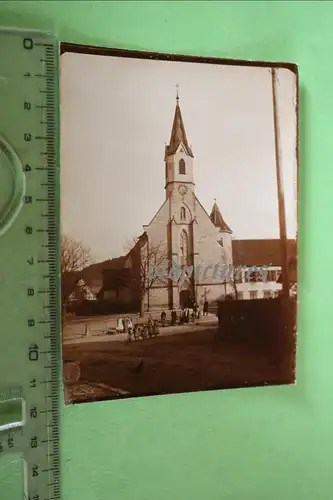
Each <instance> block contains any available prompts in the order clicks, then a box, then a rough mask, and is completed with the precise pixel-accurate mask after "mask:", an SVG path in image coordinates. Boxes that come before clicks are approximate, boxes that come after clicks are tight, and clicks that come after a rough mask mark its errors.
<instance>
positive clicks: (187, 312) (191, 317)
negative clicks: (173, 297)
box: [161, 300, 208, 326]
mask: <svg viewBox="0 0 333 500" xmlns="http://www.w3.org/2000/svg"><path fill="white" fill-rule="evenodd" d="M202 312H203V316H207V315H208V301H207V300H205V302H204V305H203V310H202ZM200 315H201V310H200V307H199V306H198V304H197V303H196V302H193V304H191V307H183V308H181V310H180V313H179V315H178V313H177V311H176V309H175V308H173V309H172V311H171V322H170V324H171V326H175V325H177V324H180V325H183V324H188V323H189V322H190V321H195V320H196V319H200ZM166 321H167V315H166V312H165V311H164V310H163V311H162V313H161V325H162V326H166Z"/></svg>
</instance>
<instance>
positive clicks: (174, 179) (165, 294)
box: [102, 94, 296, 311]
mask: <svg viewBox="0 0 333 500" xmlns="http://www.w3.org/2000/svg"><path fill="white" fill-rule="evenodd" d="M164 162H165V200H164V202H163V204H162V205H161V206H160V208H159V209H158V210H157V212H156V213H155V215H154V216H153V218H152V220H151V221H150V222H149V223H148V224H147V225H144V226H143V229H144V232H143V233H142V234H141V236H140V237H139V238H138V240H137V242H136V244H135V245H134V247H133V248H132V249H131V250H130V251H129V252H128V254H127V255H125V256H122V257H120V258H118V259H112V260H110V261H108V262H106V263H105V269H103V285H102V297H103V300H106V301H110V302H113V303H114V304H115V303H118V304H119V305H123V306H125V307H129V308H131V309H133V308H138V307H139V306H138V305H139V304H140V309H141V310H145V311H151V310H156V309H172V308H173V307H174V308H176V309H178V308H181V307H186V306H188V305H189V304H190V303H191V302H193V301H195V302H196V303H198V304H199V305H200V306H202V304H203V303H204V301H205V300H207V301H208V302H209V303H214V302H216V300H217V299H220V300H221V299H223V298H226V297H227V296H233V297H234V298H236V299H263V298H273V297H276V296H277V294H278V293H279V292H280V291H281V288H282V286H281V282H280V281H281V280H280V281H279V276H280V273H281V262H282V259H281V241H280V240H279V239H270V240H236V239H233V238H232V230H231V228H230V227H229V226H228V224H227V222H226V221H225V220H224V218H223V216H222V214H221V211H220V209H219V207H218V205H217V203H216V201H214V203H213V206H212V209H211V211H210V213H208V212H207V211H206V210H205V208H204V207H203V206H202V204H201V203H200V200H199V199H198V198H197V196H196V193H195V182H194V170H195V169H194V154H193V151H192V148H191V147H190V145H189V142H188V139H187V136H186V132H185V126H184V121H183V117H182V113H181V109H180V104H179V96H178V94H177V98H176V109H175V114H174V119H173V124H172V130H171V136H170V141H169V144H168V145H166V146H165V155H164ZM286 244H287V249H288V250H287V251H288V255H289V256H290V257H292V256H294V255H296V240H288V241H287V242H286ZM119 259H120V260H121V262H122V264H121V266H120V267H121V268H119ZM113 261H117V262H116V263H117V266H114V265H113ZM171 264H174V265H176V267H177V269H188V268H190V267H191V266H193V269H194V270H195V272H192V274H190V275H189V276H188V279H186V280H184V279H183V280H177V279H167V276H168V275H169V274H168V273H167V274H166V275H165V279H156V277H155V278H154V279H151V274H150V273H151V269H154V268H158V267H159V268H161V266H163V265H164V266H167V267H169V266H170V265H171ZM229 266H233V269H241V272H240V273H239V274H237V276H236V278H235V279H231V280H230V279H225V277H223V276H222V273H221V271H222V269H227V268H228V269H229ZM256 266H258V267H259V268H260V267H263V266H264V267H265V268H266V270H267V274H266V279H265V280H263V279H262V277H260V276H259V277H258V273H256V272H255V273H254V274H253V276H252V277H250V276H249V273H248V270H249V269H253V267H256ZM125 271H126V276H127V278H126V279H125V278H124V272H125ZM159 276H160V274H159ZM169 276H170V275H169ZM229 277H230V275H229Z"/></svg>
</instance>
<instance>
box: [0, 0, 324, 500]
mask: <svg viewBox="0 0 333 500" xmlns="http://www.w3.org/2000/svg"><path fill="white" fill-rule="evenodd" d="M0 24H2V25H6V26H18V27H29V28H40V29H49V30H53V31H54V32H55V33H56V35H57V36H58V38H59V40H62V41H68V42H75V43H83V44H94V45H103V46H110V47H120V48H127V49H137V50H149V51H160V52H175V53H184V54H193V55H205V56H216V57H229V58H240V59H255V60H258V59H259V60H260V59H261V60H271V61H287V62H296V63H297V64H298V65H299V74H300V205H299V207H300V210H299V212H300V230H299V239H300V309H299V345H298V356H297V358H298V359H297V362H298V366H297V386H293V387H276V388H258V389H245V390H232V391H216V392H206V393H201V394H200V393H199V394H195V395H179V396H164V397H154V398H148V399H136V400H127V401H126V400H125V401H114V402H108V403H94V404H86V405H78V406H73V407H66V408H65V407H64V408H63V409H62V437H61V439H62V484H63V498H64V500H74V499H75V500H76V499H81V500H109V499H117V500H134V499H135V500H148V499H149V500H152V499H153V500H170V499H179V500H180V499H182V500H186V499H190V498H191V500H195V499H198V500H199V499H200V500H202V499H204V500H221V499H228V500H229V499H230V500H267V499H270V500H281V499H284V500H289V499H290V500H294V499H295V498H297V499H298V500H314V499H315V500H331V499H332V498H333V493H332V492H331V487H333V463H332V458H331V457H332V452H333V391H332V381H333V376H332V368H331V367H332V360H333V357H332V350H333V335H332V327H331V323H330V320H331V317H332V315H331V310H332V286H331V279H330V272H331V265H330V264H331V260H330V258H331V255H332V250H333V238H332V237H331V235H330V230H331V228H332V223H331V221H332V214H333V207H332V201H331V200H332V192H333V188H332V186H333V168H332V144H333V140H332V136H333V126H332V120H333V86H332V81H333V3H331V2H323V3H321V2H310V1H306V2H302V1H297V2H288V1H285V2H269V1H267V2H265V1H261V2H246V1H240V2H202V3H201V2H106V1H105V2H88V1H87V2H78V1H74V2H68V1H67V2H2V3H1V4H0ZM258 190H260V183H259V184H258ZM240 210H242V207H241V206H240ZM8 333H9V334H10V332H8ZM1 334H2V335H4V332H1ZM16 467H17V466H16V465H15V464H9V465H8V466H7V467H5V468H4V469H2V474H1V475H0V481H4V482H3V484H2V486H4V485H6V491H7V495H8V496H6V495H5V497H6V499H5V500H7V498H8V499H9V498H10V499H11V500H15V498H14V491H15V490H16V486H15V483H14V481H15V478H16V479H17V475H16V474H18V471H17V468H16ZM10 471H11V472H12V473H13V475H12V477H9V476H7V475H6V474H5V473H4V472H10ZM2 491H4V489H2Z"/></svg>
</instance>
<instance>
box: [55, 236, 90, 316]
mask: <svg viewBox="0 0 333 500" xmlns="http://www.w3.org/2000/svg"><path fill="white" fill-rule="evenodd" d="M92 263H93V257H92V253H91V250H90V248H88V247H86V246H85V245H84V243H83V242H82V241H77V240H75V239H74V238H71V237H70V236H67V235H63V236H62V237H61V242H60V264H61V296H62V308H63V319H64V317H65V314H66V309H67V304H68V299H69V297H70V295H71V293H72V291H73V285H74V282H73V274H74V273H77V272H78V271H81V270H82V269H83V268H85V267H87V266H89V265H90V264H92Z"/></svg>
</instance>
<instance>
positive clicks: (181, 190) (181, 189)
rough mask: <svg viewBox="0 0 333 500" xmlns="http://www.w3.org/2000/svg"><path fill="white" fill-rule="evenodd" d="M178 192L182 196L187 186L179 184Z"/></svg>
mask: <svg viewBox="0 0 333 500" xmlns="http://www.w3.org/2000/svg"><path fill="white" fill-rule="evenodd" d="M178 192H179V193H180V194H181V195H182V196H184V195H185V194H186V193H187V187H186V186H185V185H184V184H181V185H180V186H179V188H178Z"/></svg>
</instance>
